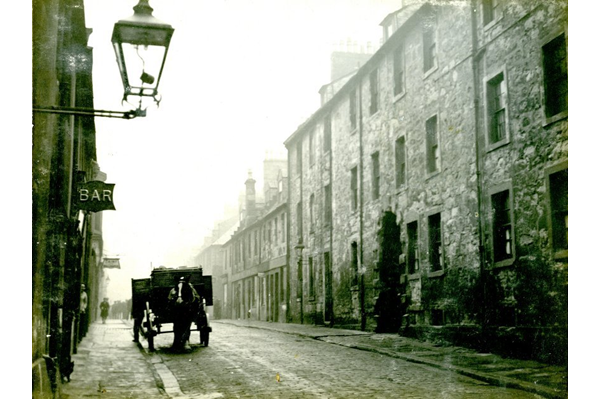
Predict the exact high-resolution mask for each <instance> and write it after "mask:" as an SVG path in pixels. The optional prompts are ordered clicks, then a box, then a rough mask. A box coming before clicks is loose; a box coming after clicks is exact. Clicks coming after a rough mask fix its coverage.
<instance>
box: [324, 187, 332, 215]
mask: <svg viewBox="0 0 600 400" xmlns="http://www.w3.org/2000/svg"><path fill="white" fill-rule="evenodd" d="M331 206H332V204H331V185H326V186H325V223H326V224H328V225H330V224H331V217H332V216H331Z"/></svg>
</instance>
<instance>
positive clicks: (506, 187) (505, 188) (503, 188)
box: [488, 183, 517, 267]
mask: <svg viewBox="0 0 600 400" xmlns="http://www.w3.org/2000/svg"><path fill="white" fill-rule="evenodd" d="M503 192H508V203H509V206H510V209H509V210H508V213H507V215H508V217H509V220H510V244H511V250H512V254H511V256H510V257H507V258H503V259H501V260H498V261H496V258H497V253H496V251H497V243H496V241H497V240H498V238H497V236H496V216H497V213H496V212H495V209H494V199H493V198H494V196H497V195H499V194H500V193H503ZM513 193H514V191H513V188H512V184H511V183H505V184H501V185H497V186H495V187H493V188H492V189H491V190H490V192H489V195H488V199H489V202H490V203H489V206H490V228H491V237H490V241H491V243H490V244H491V250H492V251H491V255H492V260H491V261H492V262H491V264H492V265H493V266H494V267H505V266H509V265H512V264H513V263H514V262H515V260H516V248H517V246H516V245H517V240H516V238H515V206H514V199H513Z"/></svg>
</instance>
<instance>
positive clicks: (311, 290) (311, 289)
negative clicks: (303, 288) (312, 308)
mask: <svg viewBox="0 0 600 400" xmlns="http://www.w3.org/2000/svg"><path fill="white" fill-rule="evenodd" d="M308 296H309V297H313V298H314V297H315V271H314V267H313V258H312V257H308Z"/></svg>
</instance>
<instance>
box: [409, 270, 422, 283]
mask: <svg viewBox="0 0 600 400" xmlns="http://www.w3.org/2000/svg"><path fill="white" fill-rule="evenodd" d="M419 279H421V274H419V273H418V272H415V273H414V274H408V280H409V281H416V280H419Z"/></svg>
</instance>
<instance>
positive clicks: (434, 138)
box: [425, 116, 440, 174]
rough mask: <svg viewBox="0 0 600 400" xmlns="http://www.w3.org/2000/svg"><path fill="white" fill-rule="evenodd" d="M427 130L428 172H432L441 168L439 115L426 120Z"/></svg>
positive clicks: (426, 152)
mask: <svg viewBox="0 0 600 400" xmlns="http://www.w3.org/2000/svg"><path fill="white" fill-rule="evenodd" d="M425 131H426V138H425V144H426V146H427V148H426V151H425V154H426V157H427V172H429V173H430V174H431V173H433V172H436V171H439V170H440V147H439V143H438V132H437V131H438V128H437V116H433V117H431V118H429V119H428V120H427V121H426V122H425Z"/></svg>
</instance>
